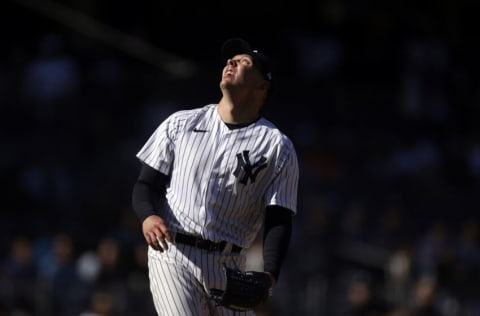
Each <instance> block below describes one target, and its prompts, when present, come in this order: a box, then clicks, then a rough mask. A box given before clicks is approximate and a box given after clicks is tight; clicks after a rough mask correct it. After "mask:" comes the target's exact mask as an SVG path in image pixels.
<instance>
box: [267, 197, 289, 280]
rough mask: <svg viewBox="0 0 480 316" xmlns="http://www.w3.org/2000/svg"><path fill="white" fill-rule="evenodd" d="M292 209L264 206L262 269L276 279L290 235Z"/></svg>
mask: <svg viewBox="0 0 480 316" xmlns="http://www.w3.org/2000/svg"><path fill="white" fill-rule="evenodd" d="M292 215H293V213H292V211H291V210H289V209H287V208H284V207H281V206H277V205H270V206H267V208H266V215H265V225H264V233H263V269H264V271H265V272H270V273H272V274H273V275H274V276H275V279H276V280H277V281H278V277H279V275H280V269H281V267H282V264H283V261H284V259H285V256H286V254H287V251H288V246H289V243H290V238H291V235H292Z"/></svg>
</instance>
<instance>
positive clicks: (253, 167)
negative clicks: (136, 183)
mask: <svg viewBox="0 0 480 316" xmlns="http://www.w3.org/2000/svg"><path fill="white" fill-rule="evenodd" d="M137 157H138V159H140V160H141V161H142V162H144V163H146V164H147V165H149V166H150V167H152V168H154V169H156V170H158V171H160V172H162V173H164V174H166V175H169V176H170V177H171V181H170V184H169V186H168V187H167V190H166V206H165V209H162V210H159V211H160V212H161V214H160V216H161V217H162V218H163V219H164V220H165V221H166V223H167V226H168V227H169V229H170V230H172V231H181V232H184V233H188V234H192V235H197V236H201V237H202V238H204V239H209V240H212V241H216V242H217V241H223V240H224V241H227V242H230V243H233V244H236V245H238V246H241V247H243V248H248V247H250V245H251V244H252V243H253V241H254V240H255V238H256V236H257V233H258V232H259V230H260V229H261V227H262V223H263V219H264V214H265V207H266V206H267V205H278V206H282V207H285V208H288V209H290V210H292V211H293V212H294V213H296V212H297V184H298V176H299V168H298V161H297V155H296V152H295V149H294V146H293V144H292V142H291V141H290V139H289V138H288V137H287V136H286V135H284V134H283V133H282V132H281V131H280V130H279V129H278V128H277V127H276V126H275V125H274V124H273V123H271V122H270V121H268V120H267V119H265V118H263V117H261V118H260V119H259V120H257V121H256V122H254V123H252V124H250V125H248V126H246V127H242V128H237V129H229V128H228V127H227V125H226V124H225V123H224V122H223V121H222V120H221V118H220V115H219V114H218V111H217V104H209V105H206V106H204V107H201V108H197V109H191V110H182V111H178V112H175V113H173V114H171V115H170V116H169V117H168V118H167V119H166V120H165V121H163V122H162V123H161V124H160V125H159V126H158V127H157V129H156V130H155V131H154V132H153V134H152V135H151V136H150V138H149V139H148V140H147V142H146V143H145V144H144V146H143V147H142V148H141V150H140V151H139V152H138V153H137Z"/></svg>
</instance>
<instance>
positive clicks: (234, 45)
mask: <svg viewBox="0 0 480 316" xmlns="http://www.w3.org/2000/svg"><path fill="white" fill-rule="evenodd" d="M221 53H222V59H223V61H224V62H226V61H227V60H228V59H229V58H232V57H233V56H235V55H239V54H248V55H250V56H252V57H253V63H254V64H255V66H256V67H257V68H258V69H259V70H260V72H261V73H262V74H263V77H264V78H265V79H266V80H268V81H272V61H271V59H270V58H269V57H268V56H267V55H265V54H263V53H260V52H259V51H258V50H256V49H253V48H252V46H250V44H249V43H248V42H247V41H246V40H244V39H242V38H238V37H237V38H231V39H228V40H226V41H225V42H224V43H223V46H222V50H221Z"/></svg>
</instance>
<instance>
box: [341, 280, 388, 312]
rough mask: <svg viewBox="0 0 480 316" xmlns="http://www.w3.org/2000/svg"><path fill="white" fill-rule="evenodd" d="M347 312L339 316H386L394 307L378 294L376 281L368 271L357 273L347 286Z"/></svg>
mask: <svg viewBox="0 0 480 316" xmlns="http://www.w3.org/2000/svg"><path fill="white" fill-rule="evenodd" d="M346 295H347V306H346V309H347V310H346V311H344V312H341V313H340V314H339V316H340V315H341V316H382V315H384V316H386V315H389V314H390V313H391V312H393V311H394V307H393V306H392V305H391V304H390V303H388V302H387V301H386V299H385V298H384V297H382V296H381V295H379V294H377V293H376V291H375V287H374V280H372V277H371V275H369V273H368V272H366V271H359V272H358V273H355V274H354V275H353V277H352V279H351V280H350V282H349V283H348V284H347V289H346Z"/></svg>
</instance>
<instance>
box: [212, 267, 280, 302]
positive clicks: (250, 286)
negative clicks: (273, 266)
mask: <svg viewBox="0 0 480 316" xmlns="http://www.w3.org/2000/svg"><path fill="white" fill-rule="evenodd" d="M224 272H225V275H226V279H227V285H226V288H225V290H224V291H223V290H220V289H215V288H211V289H210V298H211V299H212V300H213V301H214V302H215V303H216V304H217V306H218V305H220V306H224V307H227V308H229V309H232V310H236V311H248V310H256V309H259V308H261V307H262V306H264V305H265V304H266V303H267V301H268V299H269V298H270V296H272V282H271V280H270V277H269V276H268V274H266V273H264V272H257V271H240V270H238V269H231V268H228V267H225V266H224Z"/></svg>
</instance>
